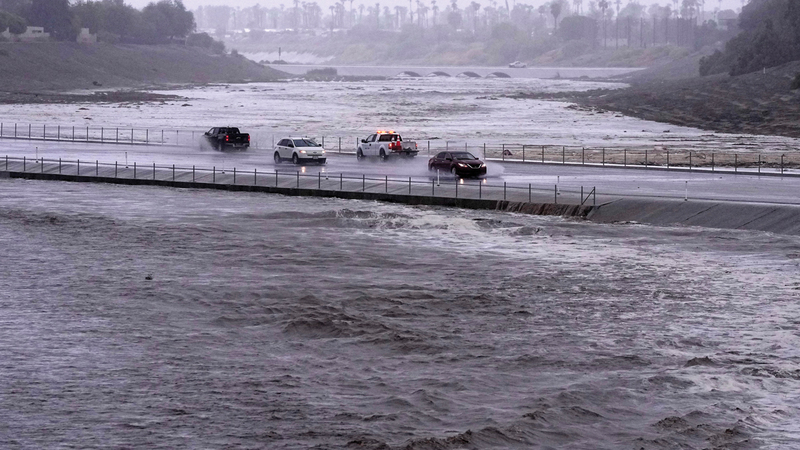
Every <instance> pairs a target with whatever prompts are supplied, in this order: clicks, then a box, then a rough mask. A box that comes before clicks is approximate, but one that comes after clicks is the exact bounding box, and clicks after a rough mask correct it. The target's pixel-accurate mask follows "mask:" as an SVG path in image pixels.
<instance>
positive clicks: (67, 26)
mask: <svg viewBox="0 0 800 450" xmlns="http://www.w3.org/2000/svg"><path fill="white" fill-rule="evenodd" d="M27 26H39V27H44V29H45V31H46V32H48V33H50V36H51V37H52V39H55V40H58V41H74V40H75V38H76V37H77V35H78V33H79V32H80V29H81V28H88V29H89V31H90V32H91V33H96V34H97V36H98V40H100V41H105V42H111V43H116V42H123V43H139V44H157V43H167V42H171V41H173V40H174V39H175V38H178V37H180V38H183V37H186V36H189V35H190V33H192V32H193V31H194V30H195V27H196V25H195V21H194V15H193V14H192V12H191V11H188V10H187V9H186V7H185V6H184V5H183V3H182V2H181V1H180V0H159V1H158V2H154V3H150V4H148V5H147V6H145V7H144V8H143V9H142V10H138V9H136V8H133V7H132V6H129V5H126V4H125V3H124V2H123V0H97V1H92V0H79V1H78V2H76V3H74V4H70V2H69V0H0V30H5V29H6V28H8V29H9V31H10V32H11V33H14V34H20V33H22V32H24V31H25V28H26V27H27ZM195 40H197V38H195ZM200 40H202V39H200ZM209 45H210V44H209Z"/></svg>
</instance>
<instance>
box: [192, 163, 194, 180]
mask: <svg viewBox="0 0 800 450" xmlns="http://www.w3.org/2000/svg"><path fill="white" fill-rule="evenodd" d="M192 183H194V165H193V166H192Z"/></svg>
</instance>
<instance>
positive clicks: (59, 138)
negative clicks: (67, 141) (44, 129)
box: [56, 125, 61, 141]
mask: <svg viewBox="0 0 800 450" xmlns="http://www.w3.org/2000/svg"><path fill="white" fill-rule="evenodd" d="M56 130H57V131H56V132H57V133H58V134H56V140H57V141H60V140H61V125H59V126H58V127H57V128H56Z"/></svg>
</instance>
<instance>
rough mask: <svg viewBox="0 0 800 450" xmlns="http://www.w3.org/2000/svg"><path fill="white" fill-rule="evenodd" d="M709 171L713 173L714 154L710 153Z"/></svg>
mask: <svg viewBox="0 0 800 450" xmlns="http://www.w3.org/2000/svg"><path fill="white" fill-rule="evenodd" d="M711 171H712V172H713V171H714V152H711Z"/></svg>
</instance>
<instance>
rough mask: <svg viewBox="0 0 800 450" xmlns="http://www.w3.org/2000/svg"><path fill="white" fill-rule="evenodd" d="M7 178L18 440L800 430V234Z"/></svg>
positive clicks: (5, 372) (669, 439) (500, 442)
mask: <svg viewBox="0 0 800 450" xmlns="http://www.w3.org/2000/svg"><path fill="white" fill-rule="evenodd" d="M0 191H1V192H2V196H1V197H0V243H1V244H2V249H3V257H2V258H0V269H1V270H0V377H2V380H3V382H2V383H1V384H0V446H2V447H4V448H55V447H79V448H89V447H114V448H118V447H137V448H223V447H236V448H238V447H246V448H276V449H295V448H297V449H300V448H311V447H315V448H345V447H346V448H374V449H377V448H414V449H426V448H431V449H433V448H436V449H439V448H445V449H447V448H452V449H460V448H587V449H588V448H592V449H619V448H637V449H638V448H646V449H652V448H663V449H673V448H698V449H699V448H723V447H725V448H734V447H735V448H773V449H779V448H792V447H793V446H796V445H797V442H798V438H800V428H798V426H797V423H798V422H800V420H798V419H799V418H800V411H799V410H798V408H797V405H798V404H800V399H799V398H798V397H799V395H798V392H800V389H798V388H800V369H798V363H799V362H800V353H798V348H800V336H799V335H798V324H800V322H799V321H798V317H800V315H799V313H800V311H799V309H800V308H799V307H798V301H797V300H798V289H800V283H798V281H797V280H798V272H799V271H800V269H799V268H798V267H799V266H798V263H799V262H800V242H798V238H797V237H786V236H776V235H771V234H765V233H753V232H738V231H719V230H708V229H686V228H654V227H645V226H638V225H614V226H605V225H595V224H589V223H583V222H577V221H569V220H564V219H561V218H550V217H533V216H524V215H514V214H500V213H494V212H484V211H461V210H452V209H439V208H419V207H410V206H400V205H387V204H380V203H373V202H364V201H345V200H336V199H305V198H291V197H283V196H275V195H264V194H249V193H227V192H214V191H203V190H188V189H184V190H172V189H163V188H155V187H121V186H103V185H86V184H77V183H60V182H36V181H22V180H9V179H6V180H0ZM726 446H729V447H726Z"/></svg>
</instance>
